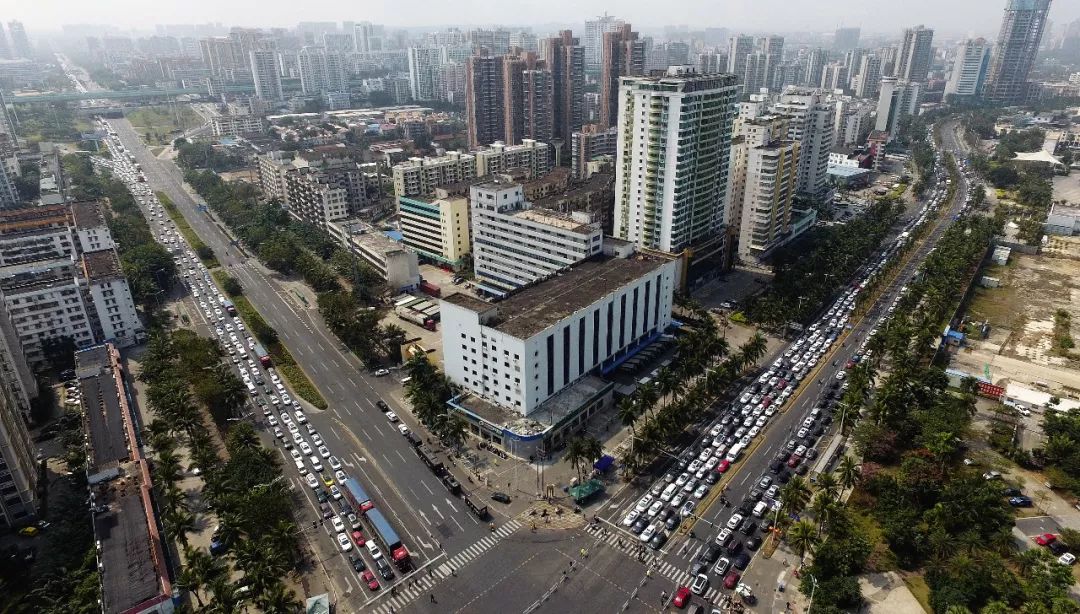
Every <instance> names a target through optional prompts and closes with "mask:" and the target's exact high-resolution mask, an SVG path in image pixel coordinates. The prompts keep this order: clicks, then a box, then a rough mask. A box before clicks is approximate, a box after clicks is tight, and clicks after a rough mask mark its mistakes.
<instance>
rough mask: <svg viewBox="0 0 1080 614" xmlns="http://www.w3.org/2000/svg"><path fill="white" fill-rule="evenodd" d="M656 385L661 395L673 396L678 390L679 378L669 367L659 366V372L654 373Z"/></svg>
mask: <svg viewBox="0 0 1080 614" xmlns="http://www.w3.org/2000/svg"><path fill="white" fill-rule="evenodd" d="M656 387H657V390H658V391H659V392H660V396H661V397H666V396H668V395H672V397H673V398H674V397H675V396H677V395H678V392H679V378H678V376H676V375H675V372H674V371H672V370H671V369H670V368H668V367H660V372H659V373H657V374H656Z"/></svg>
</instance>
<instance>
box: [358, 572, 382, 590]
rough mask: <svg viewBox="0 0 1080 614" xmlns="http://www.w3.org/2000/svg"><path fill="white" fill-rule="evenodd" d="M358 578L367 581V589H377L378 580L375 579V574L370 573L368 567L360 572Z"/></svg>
mask: <svg viewBox="0 0 1080 614" xmlns="http://www.w3.org/2000/svg"><path fill="white" fill-rule="evenodd" d="M360 578H361V579H363V580H364V582H367V587H368V590H372V591H377V590H379V581H378V580H376V579H375V574H373V573H371V570H370V569H365V570H364V573H362V574H360Z"/></svg>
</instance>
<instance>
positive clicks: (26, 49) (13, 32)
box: [8, 20, 34, 58]
mask: <svg viewBox="0 0 1080 614" xmlns="http://www.w3.org/2000/svg"><path fill="white" fill-rule="evenodd" d="M8 34H9V35H10V36H11V51H12V53H13V55H14V56H15V57H16V58H32V57H34V48H33V47H32V46H31V45H30V38H29V37H27V36H26V28H25V27H24V26H23V24H22V22H21V21H15V20H12V21H9V22H8Z"/></svg>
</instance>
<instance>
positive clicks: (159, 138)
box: [127, 105, 200, 145]
mask: <svg viewBox="0 0 1080 614" xmlns="http://www.w3.org/2000/svg"><path fill="white" fill-rule="evenodd" d="M127 120H128V121H129V122H131V126H132V128H134V129H135V132H138V133H139V136H141V137H143V139H145V140H146V142H147V143H148V144H150V145H166V144H168V143H170V142H171V141H172V140H173V138H175V137H176V136H179V133H180V132H183V131H184V130H187V129H189V128H194V127H195V126H198V125H199V123H200V119H199V116H198V115H197V114H196V113H195V112H194V111H192V110H191V109H190V108H189V107H187V106H186V105H175V106H174V107H173V108H172V109H169V108H168V107H142V108H139V109H137V110H135V111H131V112H129V113H128V114H127Z"/></svg>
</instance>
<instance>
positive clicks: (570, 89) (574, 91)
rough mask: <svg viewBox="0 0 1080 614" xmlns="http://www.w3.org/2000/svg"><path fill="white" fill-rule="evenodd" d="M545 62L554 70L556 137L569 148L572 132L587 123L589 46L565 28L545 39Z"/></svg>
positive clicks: (554, 128)
mask: <svg viewBox="0 0 1080 614" xmlns="http://www.w3.org/2000/svg"><path fill="white" fill-rule="evenodd" d="M543 54H544V64H545V65H546V66H547V69H548V70H550V71H551V87H552V105H551V123H552V137H553V139H555V140H557V141H560V142H561V143H562V147H563V149H564V150H565V148H566V146H567V143H569V142H570V139H571V136H572V135H573V134H574V132H576V131H577V130H580V129H581V126H582V124H584V123H585V108H584V100H583V95H584V93H585V47H583V46H582V45H580V44H578V39H576V38H574V34H573V32H571V31H570V30H563V31H561V32H559V36H558V37H555V38H549V39H547V40H546V41H545V43H544V49H543Z"/></svg>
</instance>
